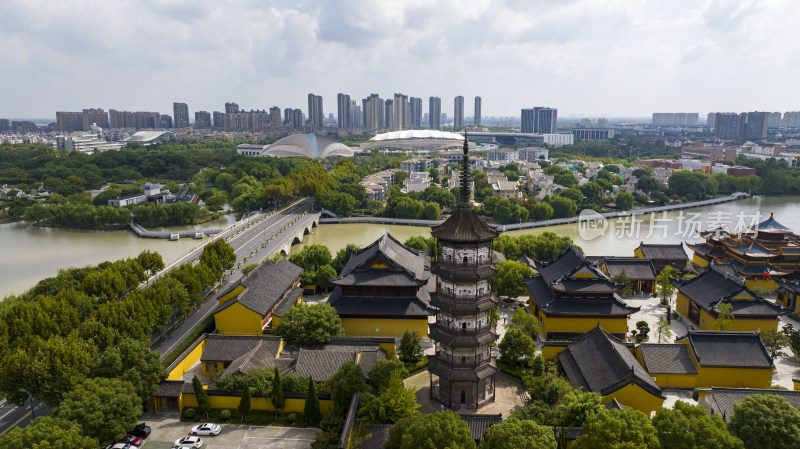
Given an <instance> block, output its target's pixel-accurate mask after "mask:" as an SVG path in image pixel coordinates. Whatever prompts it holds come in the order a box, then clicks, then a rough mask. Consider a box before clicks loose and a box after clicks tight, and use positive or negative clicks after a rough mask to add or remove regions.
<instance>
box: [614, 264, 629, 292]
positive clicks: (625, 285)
mask: <svg viewBox="0 0 800 449" xmlns="http://www.w3.org/2000/svg"><path fill="white" fill-rule="evenodd" d="M612 280H613V281H614V282H616V283H617V284H619V285H621V286H622V289H620V291H619V294H620V295H622V296H630V295H631V294H633V280H632V279H631V277H630V276H628V273H627V272H626V271H625V270H622V272H620V273H618V274H617V275H615V276H614V277H613V278H612Z"/></svg>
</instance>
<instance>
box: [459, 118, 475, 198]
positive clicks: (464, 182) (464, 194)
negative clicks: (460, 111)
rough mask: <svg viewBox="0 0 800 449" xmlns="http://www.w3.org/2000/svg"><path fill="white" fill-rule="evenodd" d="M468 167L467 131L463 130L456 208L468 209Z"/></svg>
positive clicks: (469, 176) (470, 177) (469, 174)
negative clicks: (462, 150) (462, 149)
mask: <svg viewBox="0 0 800 449" xmlns="http://www.w3.org/2000/svg"><path fill="white" fill-rule="evenodd" d="M470 168H471V167H470V165H469V142H467V131H466V130H464V156H463V157H462V158H461V186H460V188H459V189H458V190H459V198H458V206H459V207H469V206H470V205H471V203H470V201H469V197H470V187H469V182H470V180H471V179H472V176H471V175H472V173H470V171H471V170H470Z"/></svg>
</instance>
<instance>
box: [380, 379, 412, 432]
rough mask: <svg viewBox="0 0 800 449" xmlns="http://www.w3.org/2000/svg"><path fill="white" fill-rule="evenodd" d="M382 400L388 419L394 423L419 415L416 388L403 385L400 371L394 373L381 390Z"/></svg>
mask: <svg viewBox="0 0 800 449" xmlns="http://www.w3.org/2000/svg"><path fill="white" fill-rule="evenodd" d="M381 400H382V401H383V403H384V406H385V407H386V419H387V420H388V421H389V422H392V423H394V422H397V421H399V420H400V419H402V418H405V417H407V416H411V415H413V414H415V413H417V409H418V408H419V404H417V395H416V393H415V392H414V387H411V388H406V387H405V386H404V385H403V378H402V377H401V375H400V372H399V371H394V372H392V374H391V377H390V378H389V381H388V382H387V383H386V385H385V387H384V388H381Z"/></svg>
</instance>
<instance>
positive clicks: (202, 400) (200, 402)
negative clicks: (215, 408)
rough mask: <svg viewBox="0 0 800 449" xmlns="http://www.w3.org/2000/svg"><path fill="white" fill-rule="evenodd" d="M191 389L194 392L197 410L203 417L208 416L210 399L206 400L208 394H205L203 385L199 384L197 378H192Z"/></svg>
mask: <svg viewBox="0 0 800 449" xmlns="http://www.w3.org/2000/svg"><path fill="white" fill-rule="evenodd" d="M192 389H193V390H194V396H195V397H196V398H197V409H198V410H200V413H202V414H203V415H205V416H208V411H209V410H210V409H211V399H209V398H208V393H206V390H205V389H204V388H203V383H202V382H200V379H198V377H197V376H194V377H193V378H192Z"/></svg>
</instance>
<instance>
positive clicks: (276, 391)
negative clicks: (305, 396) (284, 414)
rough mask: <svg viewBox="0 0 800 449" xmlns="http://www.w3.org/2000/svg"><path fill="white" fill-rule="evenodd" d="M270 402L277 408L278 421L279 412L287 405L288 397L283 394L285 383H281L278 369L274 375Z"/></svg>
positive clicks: (276, 416)
mask: <svg viewBox="0 0 800 449" xmlns="http://www.w3.org/2000/svg"><path fill="white" fill-rule="evenodd" d="M269 401H270V402H271V403H272V406H273V407H275V419H278V411H279V410H280V409H282V408H283V407H284V406H285V405H286V397H285V396H284V394H283V383H281V373H280V371H278V367H277V366H276V367H275V372H274V373H273V374H272V389H271V390H270V392H269Z"/></svg>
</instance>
